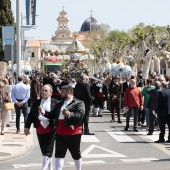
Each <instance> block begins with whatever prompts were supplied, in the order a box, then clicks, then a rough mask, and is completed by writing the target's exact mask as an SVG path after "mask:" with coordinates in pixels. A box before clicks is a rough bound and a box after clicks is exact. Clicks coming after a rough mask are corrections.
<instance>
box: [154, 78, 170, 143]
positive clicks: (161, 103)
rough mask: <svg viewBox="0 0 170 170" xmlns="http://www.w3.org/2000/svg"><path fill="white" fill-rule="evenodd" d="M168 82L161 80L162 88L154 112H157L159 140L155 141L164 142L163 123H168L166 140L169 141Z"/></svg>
mask: <svg viewBox="0 0 170 170" xmlns="http://www.w3.org/2000/svg"><path fill="white" fill-rule="evenodd" d="M168 84H169V83H168V82H166V81H163V82H162V87H163V90H162V91H160V93H159V98H158V107H157V109H156V113H157V114H158V121H159V126H160V134H159V140H157V141H155V142H156V143H163V142H165V139H164V136H165V125H166V123H167V124H168V129H169V135H168V140H167V141H166V142H168V143H170V104H169V103H170V89H169V88H168Z"/></svg>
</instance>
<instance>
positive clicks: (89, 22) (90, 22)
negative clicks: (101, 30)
mask: <svg viewBox="0 0 170 170" xmlns="http://www.w3.org/2000/svg"><path fill="white" fill-rule="evenodd" d="M98 25H99V24H98V21H97V20H96V19H95V18H93V17H89V18H87V19H86V20H85V21H84V23H83V25H82V26H81V30H80V32H85V31H91V30H92V29H93V28H94V27H95V26H98Z"/></svg>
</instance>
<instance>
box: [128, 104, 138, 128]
mask: <svg viewBox="0 0 170 170" xmlns="http://www.w3.org/2000/svg"><path fill="white" fill-rule="evenodd" d="M132 111H133V114H134V119H133V129H137V128H138V127H137V122H138V114H139V108H138V107H130V108H129V110H128V112H127V113H126V127H127V128H129V121H130V116H131V114H132Z"/></svg>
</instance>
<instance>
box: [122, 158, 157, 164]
mask: <svg viewBox="0 0 170 170" xmlns="http://www.w3.org/2000/svg"><path fill="white" fill-rule="evenodd" d="M120 160H121V161H123V162H127V163H128V162H129V163H131V162H151V161H157V160H159V159H156V158H138V159H120Z"/></svg>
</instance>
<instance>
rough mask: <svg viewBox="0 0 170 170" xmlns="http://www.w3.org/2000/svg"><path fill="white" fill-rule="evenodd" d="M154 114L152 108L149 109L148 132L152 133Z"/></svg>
mask: <svg viewBox="0 0 170 170" xmlns="http://www.w3.org/2000/svg"><path fill="white" fill-rule="evenodd" d="M155 119H156V117H155V115H154V114H153V110H152V109H149V132H150V133H153V132H154V127H155Z"/></svg>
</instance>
